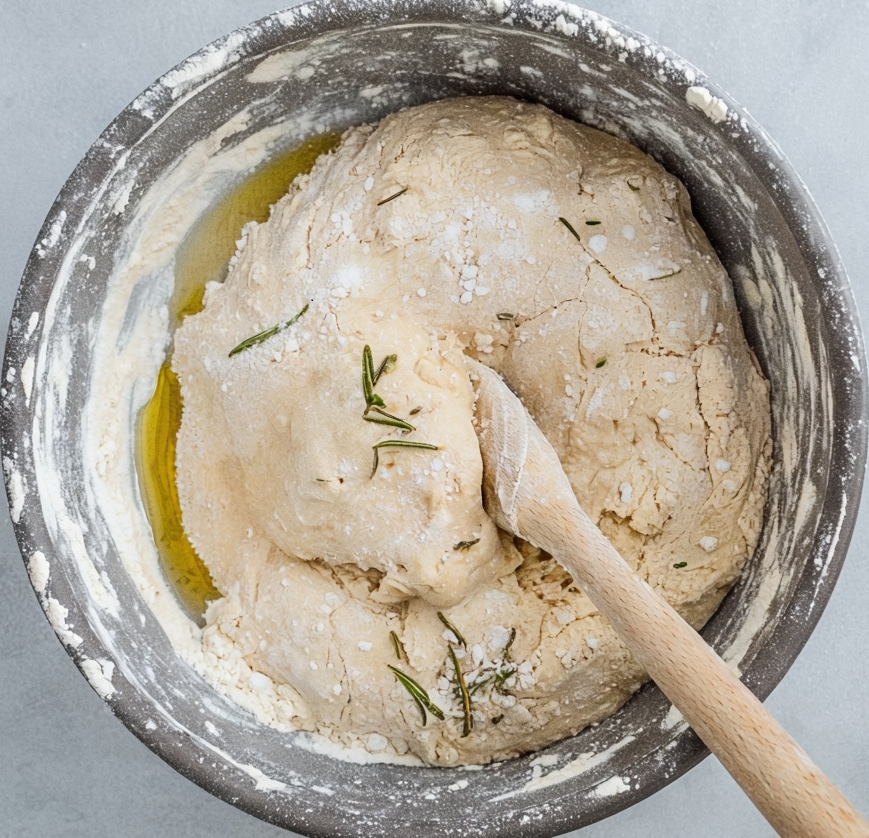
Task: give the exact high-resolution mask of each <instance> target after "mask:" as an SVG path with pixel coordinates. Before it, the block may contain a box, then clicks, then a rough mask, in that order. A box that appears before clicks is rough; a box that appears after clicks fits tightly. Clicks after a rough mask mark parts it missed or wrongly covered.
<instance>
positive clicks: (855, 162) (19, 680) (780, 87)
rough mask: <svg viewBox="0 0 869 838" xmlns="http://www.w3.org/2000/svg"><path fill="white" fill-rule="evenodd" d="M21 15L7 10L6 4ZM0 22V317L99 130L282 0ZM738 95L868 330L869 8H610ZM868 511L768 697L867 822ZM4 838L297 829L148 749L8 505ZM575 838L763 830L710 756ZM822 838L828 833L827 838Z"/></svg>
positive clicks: (839, 2)
mask: <svg viewBox="0 0 869 838" xmlns="http://www.w3.org/2000/svg"><path fill="white" fill-rule="evenodd" d="M10 7H11V8H10ZM5 8H6V14H4V16H3V17H4V25H3V26H2V27H0V67H2V72H0V109H2V113H3V119H2V121H0V184H2V186H0V188H2V201H0V218H2V221H0V265H2V273H0V321H2V323H4V324H5V323H7V322H8V320H9V313H10V310H11V306H12V301H13V299H14V295H15V291H16V289H17V286H18V282H19V279H20V277H21V274H22V271H23V269H24V264H25V261H26V259H27V255H28V253H29V251H30V248H31V247H32V245H33V243H34V241H35V239H36V236H37V233H38V232H39V228H40V226H41V224H42V221H43V219H44V217H45V215H46V213H47V212H48V209H49V207H50V206H51V204H52V202H53V200H54V197H55V195H56V194H57V192H58V191H59V190H60V188H61V186H62V185H63V183H64V181H65V180H66V178H67V177H68V176H69V174H70V173H71V172H72V169H73V168H74V166H75V165H76V163H77V162H78V160H79V159H80V158H81V157H82V156H83V155H84V154H85V152H86V151H87V149H88V147H89V146H90V144H91V143H92V142H93V141H94V140H95V139H96V138H97V136H98V135H99V133H100V132H101V131H102V129H103V128H104V127H105V126H106V125H107V124H108V123H109V122H110V121H111V120H112V119H113V118H114V116H115V115H116V114H117V113H118V112H119V111H120V110H122V109H123V108H124V107H125V106H126V105H127V104H128V102H129V101H130V100H132V99H133V98H134V97H135V96H136V95H137V94H138V93H139V92H140V91H141V90H143V89H144V88H145V87H146V86H147V85H149V84H150V83H151V82H152V81H153V80H154V79H156V78H157V77H158V76H159V75H161V74H162V73H164V72H165V71H166V70H168V69H169V68H171V67H172V66H173V65H175V64H177V63H178V62H179V61H181V60H182V59H183V58H185V57H186V56H187V55H189V54H190V53H192V52H194V51H195V50H196V49H198V48H199V47H201V46H203V45H204V44H206V43H208V42H209V41H212V40H214V39H215V38H217V37H219V36H220V35H223V34H225V33H226V32H229V31H230V30H232V29H234V28H236V27H238V26H241V25H243V24H245V23H247V22H249V21H251V20H254V19H256V18H258V17H261V16H263V15H265V14H267V13H269V12H271V11H273V10H274V6H273V3H272V2H271V0H184V2H183V3H179V2H177V0H132V2H129V3H122V2H119V1H118V0H77V2H75V3H70V2H69V0H30V1H29V2H26V3H25V2H23V0H8V2H7V5H6V6H5ZM593 8H594V9H595V11H598V12H600V13H602V14H605V15H608V16H609V17H612V18H614V19H616V20H619V21H620V22H622V23H625V24H627V25H629V26H631V27H633V28H634V29H637V30H639V31H641V32H644V33H645V34H647V35H649V36H650V37H652V38H653V39H655V40H657V41H659V42H661V43H663V44H666V45H667V46H669V47H670V48H672V49H673V50H675V51H676V52H677V53H679V54H680V55H681V56H682V57H684V58H686V59H688V60H689V61H691V62H692V63H694V64H695V65H697V66H698V67H700V68H701V69H702V70H703V71H705V72H706V73H708V75H709V76H710V77H711V78H712V79H714V80H715V81H716V82H717V83H719V84H720V85H721V86H722V87H724V88H725V89H726V90H727V91H728V92H729V93H731V94H732V95H733V96H734V97H735V98H736V99H737V101H739V102H741V103H742V105H744V106H745V107H746V108H747V109H748V110H749V111H750V112H751V113H752V115H753V116H754V117H755V118H756V119H757V120H758V121H759V122H760V123H761V124H762V125H763V126H764V127H765V128H766V129H767V130H768V131H769V132H770V134H771V135H772V136H773V137H774V138H775V139H776V140H777V142H778V143H779V145H780V146H781V148H782V149H783V151H784V152H785V154H786V155H787V156H788V157H789V158H790V160H791V161H792V163H793V164H794V166H795V168H796V169H797V171H798V172H799V173H800V174H801V176H802V178H803V179H804V181H805V182H806V184H807V185H808V187H809V190H810V191H811V192H812V194H813V195H814V197H815V200H816V201H817V203H818V205H819V207H820V209H821V212H822V213H823V215H824V216H825V218H826V220H827V223H828V225H829V227H830V229H831V231H832V234H833V238H834V240H835V241H836V242H837V244H838V246H839V249H840V251H841V255H842V258H843V260H844V262H845V266H846V268H847V269H848V271H849V273H850V276H851V280H852V283H853V286H854V293H855V296H856V299H857V304H858V307H859V309H860V312H861V315H862V317H863V320H864V322H867V321H869V224H867V210H866V209H865V204H866V199H867V195H869V162H867V159H869V157H867V154H866V150H867V148H869V144H867V137H869V95H867V89H869V64H867V62H866V60H865V52H866V46H865V42H866V35H869V3H867V2H865V0H864V1H863V2H859V3H858V2H853V0H827V2H819V0H763V2H762V3H757V2H756V0H731V1H730V2H727V3H722V2H720V0H694V2H692V3H685V2H675V0H599V2H597V3H596V4H594V6H593ZM867 603H869V504H867V505H865V506H864V509H863V512H862V514H861V516H860V518H859V521H858V524H857V530H856V532H855V535H854V538H853V541H852V544H851V549H850V553H849V557H848V560H847V561H846V563H845V568H844V570H843V572H842V575H841V577H840V580H839V583H838V586H837V588H836V590H835V592H834V594H833V597H832V599H831V601H830V604H829V606H828V608H827V610H826V612H825V613H824V616H823V618H822V619H821V622H820V624H819V626H818V628H817V630H816V631H815V633H814V635H813V637H812V639H811V640H810V642H809V643H808V645H807V646H806V648H805V651H804V652H803V653H802V655H801V656H800V657H799V659H798V660H797V662H796V664H795V665H794V666H793V668H792V669H791V671H790V672H789V673H788V675H787V676H786V678H785V679H784V681H783V682H782V684H781V685H780V686H779V687H778V688H777V689H776V690H775V692H774V693H773V695H772V696H771V698H770V699H769V700H768V706H769V707H770V709H771V710H772V712H773V713H774V714H775V715H776V716H777V717H778V718H779V720H780V721H781V722H782V723H783V724H784V726H785V727H786V728H787V729H788V730H789V731H790V732H791V733H792V734H793V735H794V736H795V738H796V739H797V740H798V741H799V742H800V743H801V744H802V745H803V746H804V747H805V749H806V750H807V751H808V752H809V754H810V755H811V756H812V757H813V758H814V759H815V761H816V762H817V763H818V764H819V766H820V767H821V768H822V769H823V770H824V771H825V772H826V773H827V774H828V775H829V776H830V778H831V779H832V780H833V782H835V783H836V784H837V785H839V786H840V787H841V788H842V790H843V791H844V792H845V794H846V795H848V796H849V797H850V798H851V800H852V801H853V802H854V803H855V804H856V806H857V807H858V808H859V809H861V811H863V812H864V813H869V782H867V777H869V721H867V718H866V714H865V708H866V706H867V701H866V690H865V688H864V687H865V685H866V684H867V683H869V630H867V625H866V619H865V615H866V611H867ZM0 614H2V615H3V616H2V621H3V630H2V632H0V760H2V780H0V836H4V837H5V836H10V837H11V836H15V838H26V836H39V838H47V836H54V835H63V836H65V838H77V837H78V836H82V838H84V837H85V836H87V838H97V837H98V836H103V835H118V834H123V835H124V836H127V838H138V836H143V837H144V836H148V838H160V837H161V836H176V835H184V836H187V837H188V838H196V836H221V835H232V836H234V838H246V837H247V836H250V837H251V838H253V836H279V835H287V834H289V833H286V832H284V831H283V830H280V829H278V828H276V827H273V826H270V825H268V824H265V823H261V822H259V821H257V820H255V819H254V818H252V817H250V816H248V815H246V814H244V813H242V812H240V811H238V810H236V809H234V808H233V807H232V806H230V805H228V804H226V803H223V802H222V801H220V800H218V799H216V798H214V797H211V796H210V795H209V794H208V793H207V792H205V791H203V790H201V789H199V788H198V787H197V786H195V785H193V784H192V783H191V782H189V781H188V780H186V779H184V778H183V777H181V776H180V775H179V774H176V773H175V772H174V771H173V770H172V769H171V768H169V767H168V766H167V765H166V764H165V763H163V762H162V761H161V760H160V759H159V758H158V757H156V756H155V755H154V754H152V753H151V752H150V751H149V750H148V749H147V748H146V747H145V746H144V745H142V744H141V743H140V742H139V741H138V740H137V739H136V738H135V737H133V736H132V734H130V733H128V732H127V730H126V729H125V728H124V726H123V725H122V724H121V723H120V722H119V721H118V720H116V719H115V718H114V717H113V716H112V714H111V712H110V710H109V708H108V707H107V706H106V705H105V704H104V703H103V702H102V701H100V699H99V698H98V697H97V695H96V694H95V693H94V692H93V691H92V690H91V688H90V687H89V686H88V684H87V682H86V681H85V679H84V678H82V677H81V676H80V674H79V673H78V671H77V670H76V668H75V666H74V665H73V663H72V661H71V660H70V659H69V657H68V656H67V654H66V652H65V651H64V650H63V648H62V646H61V645H60V643H59V642H58V641H57V639H56V637H55V635H54V632H53V631H52V629H51V627H50V625H49V623H48V621H47V620H46V619H45V616H44V615H43V613H42V610H41V609H40V607H39V605H38V603H37V600H36V597H35V596H34V594H33V591H32V589H31V588H30V585H29V582H28V579H27V574H26V572H25V570H24V566H23V563H22V561H21V556H20V553H19V551H18V548H17V546H16V543H15V539H14V537H13V534H12V528H11V525H10V523H9V520H8V518H7V517H6V516H5V515H4V516H0ZM582 835H583V838H585V836H588V838H609V837H610V836H619V838H633V836H641V835H642V836H649V835H651V836H659V835H660V836H668V838H682V837H683V836H684V838H689V836H690V838H695V836H698V835H702V836H709V838H714V836H722V837H723V836H728V838H730V837H731V836H734V835H740V836H768V835H769V836H771V835H773V832H772V830H771V829H770V828H769V827H768V826H767V825H766V823H765V822H764V821H763V819H762V818H761V817H760V816H759V815H758V814H757V813H756V812H755V811H754V810H753V808H752V806H751V804H750V803H749V802H748V800H747V799H746V798H745V797H744V796H743V795H742V793H741V792H740V790H739V789H738V788H737V787H736V785H735V784H734V783H733V782H732V781H731V780H730V778H729V777H728V776H727V775H726V773H725V772H724V770H723V769H722V768H721V766H720V765H719V764H718V762H717V761H716V760H715V759H714V758H709V759H707V760H705V761H704V762H703V763H702V764H701V765H700V766H699V767H697V768H696V769H694V770H693V771H691V772H689V773H688V774H687V775H686V776H684V777H683V778H681V779H680V780H678V781H676V782H675V783H673V784H672V785H670V786H669V787H667V788H666V789H664V790H663V791H661V792H659V793H658V794H656V795H654V796H653V797H651V798H649V799H647V800H646V801H644V802H642V803H640V804H638V805H636V806H634V807H632V808H631V809H628V810H626V811H624V812H622V813H620V814H618V815H616V816H614V817H612V818H610V819H608V820H606V821H603V822H601V823H598V824H595V825H594V826H591V827H589V828H587V829H586V830H584V831H583V832H582ZM819 838H820V836H819Z"/></svg>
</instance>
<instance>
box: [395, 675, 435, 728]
mask: <svg viewBox="0 0 869 838" xmlns="http://www.w3.org/2000/svg"><path fill="white" fill-rule="evenodd" d="M386 665H387V666H388V667H389V668H390V669H391V670H392V674H393V675H394V676H395V677H396V679H397V680H398V683H399V684H401V686H403V687H404V688H405V689H406V690H407V691H408V692H409V693H410V695H411V698H413V700H414V701H415V702H416V706H417V707H419V712H420V715H421V716H422V723H423V726H425V723H426V721H427V718H426V715H425V711H426V710H428V712H429V713H431V714H432V716H434V717H435V718H436V719H440V720H441V721H443V719H444V712H443V710H441V708H440V707H438V706H437V704H435V703H434V702H433V701H432V700H431V699H430V698H429V697H428V693H427V692H426V691H425V690H424V689H423V688H422V687H421V686H420V685H419V684H417V682H416V681H414V680H413V678H411V677H410V675H407V674H406V673H404V672H402V671H401V670H400V669H398V668H397V667H395V666H393V665H392V664H391V663H388V664H386Z"/></svg>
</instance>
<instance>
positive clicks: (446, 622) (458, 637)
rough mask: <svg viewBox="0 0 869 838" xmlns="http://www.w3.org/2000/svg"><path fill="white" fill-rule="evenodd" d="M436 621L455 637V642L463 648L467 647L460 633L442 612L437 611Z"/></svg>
mask: <svg viewBox="0 0 869 838" xmlns="http://www.w3.org/2000/svg"><path fill="white" fill-rule="evenodd" d="M438 619H439V620H440V621H441V622H442V623H443V624H444V625H445V626H446V627H447V628H448V629H449V630H450V631H451V632H452V633H453V634H454V635H455V637H456V640H458V641H459V643H461V644H462V646H464V647H465V648H467V646H468V642H467V640H465V638H464V637H462V633H461V632H460V631H459V630H458V629H457V628H456V627H455V626H454V625H453V624H452V623H451V622H450V621H449V620H448V619H447V618H446V616H445V615H444V613H443V611H438Z"/></svg>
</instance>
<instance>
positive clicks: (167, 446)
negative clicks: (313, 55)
mask: <svg viewBox="0 0 869 838" xmlns="http://www.w3.org/2000/svg"><path fill="white" fill-rule="evenodd" d="M338 140H339V135H337V134H323V135H320V136H318V137H314V138H313V139H311V140H308V141H307V142H306V143H304V144H303V145H302V146H299V147H298V148H296V149H294V150H293V151H290V152H288V153H286V154H283V155H280V156H278V157H276V158H275V159H274V160H271V161H269V162H268V163H267V164H266V165H264V166H262V167H261V168H260V169H259V170H257V171H255V172H253V173H252V174H251V175H250V176H249V177H247V178H246V179H245V180H244V181H242V182H241V183H240V184H239V185H238V186H237V187H236V188H235V189H233V190H232V191H231V192H230V193H229V194H228V195H227V196H226V197H225V198H223V199H222V200H221V201H220V202H219V203H218V204H216V205H215V206H214V207H213V208H212V209H211V210H210V211H209V212H208V213H207V214H206V215H205V216H204V217H203V218H202V219H201V220H200V221H199V222H198V223H197V225H196V227H195V228H194V229H193V230H191V232H190V234H189V235H188V236H187V238H186V239H185V241H184V242H183V244H182V246H181V247H180V249H179V252H178V258H177V259H176V268H175V291H174V293H173V296H172V300H171V302H170V308H171V310H172V313H173V315H174V322H173V330H174V328H176V327H177V326H178V324H179V323H180V322H181V321H182V320H183V319H184V318H185V317H186V316H187V315H189V314H195V313H196V312H197V311H200V310H201V309H202V295H203V292H204V290H205V284H206V283H207V282H209V281H211V280H218V281H222V280H223V279H224V278H225V276H226V268H227V263H228V262H229V260H230V258H231V257H232V255H233V253H234V252H235V246H236V245H235V242H236V240H237V239H238V238H239V236H240V235H241V229H242V227H244V225H245V224H247V223H248V222H249V221H259V222H262V221H265V220H266V219H267V218H268V216H269V209H270V207H271V205H272V204H274V203H275V202H276V201H277V200H278V199H279V198H280V197H281V196H282V195H284V194H285V193H286V191H287V189H288V188H289V186H290V184H291V183H292V182H293V180H294V179H295V178H296V177H297V176H298V175H300V174H305V173H306V172H309V171H310V170H311V168H312V167H313V165H314V162H315V161H316V159H317V158H318V157H319V156H320V155H321V154H324V153H325V152H327V151H330V150H332V149H333V148H335V146H336V145H337V144H338ZM170 356H171V351H170ZM180 427H181V389H180V386H179V384H178V378H177V377H176V375H175V373H173V372H172V370H171V368H170V363H169V360H168V359H167V361H166V363H165V364H164V365H163V367H162V368H161V370H160V372H159V374H158V376H157V383H156V385H155V388H154V395H153V396H152V397H151V400H150V401H149V402H148V404H147V405H145V407H144V408H143V409H142V412H141V414H140V416H139V424H138V428H137V433H136V437H137V439H136V442H137V451H136V453H137V470H138V477H139V487H140V490H141V493H142V499H143V502H144V505H145V513H146V514H147V516H148V520H149V522H150V524H151V530H152V532H153V534H154V543H155V545H156V547H157V553H158V555H159V558H160V566H161V568H162V570H163V573H164V574H165V576H166V579H167V580H168V582H169V584H170V586H171V587H172V590H173V591H174V592H175V595H176V596H177V597H178V600H179V602H180V603H181V605H182V607H183V608H184V610H185V611H186V612H187V613H188V614H189V615H190V616H191V617H192V618H193V619H195V620H197V621H198V622H199V623H200V624H201V623H202V621H203V620H202V617H203V614H204V613H205V608H206V606H207V604H208V602H209V601H210V600H212V599H216V598H217V597H219V596H220V593H219V592H218V590H217V589H216V588H215V587H214V582H213V581H212V579H211V576H210V574H209V573H208V569H207V568H206V567H205V564H204V563H203V562H202V560H201V559H200V558H199V556H198V555H197V554H196V551H195V550H194V549H193V546H192V545H191V544H190V541H189V539H188V538H187V534H186V533H185V531H184V525H183V523H182V520H181V505H180V503H179V500H178V489H177V487H176V483H175V449H176V438H177V436H178V430H179V428H180Z"/></svg>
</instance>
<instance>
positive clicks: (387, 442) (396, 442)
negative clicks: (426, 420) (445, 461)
mask: <svg viewBox="0 0 869 838" xmlns="http://www.w3.org/2000/svg"><path fill="white" fill-rule="evenodd" d="M371 447H372V448H373V449H374V467H373V468H372V469H371V476H372V477H374V475H375V474H376V473H377V466H378V464H379V462H380V457H379V456H378V453H377V452H378V450H379V449H381V448H424V449H426V450H427V451H437V450H438V446H437V445H432V444H431V443H429V442H414V441H413V440H412V439H384V440H382V441H381V442H378V443H376V444H375V445H372V446H371Z"/></svg>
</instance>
